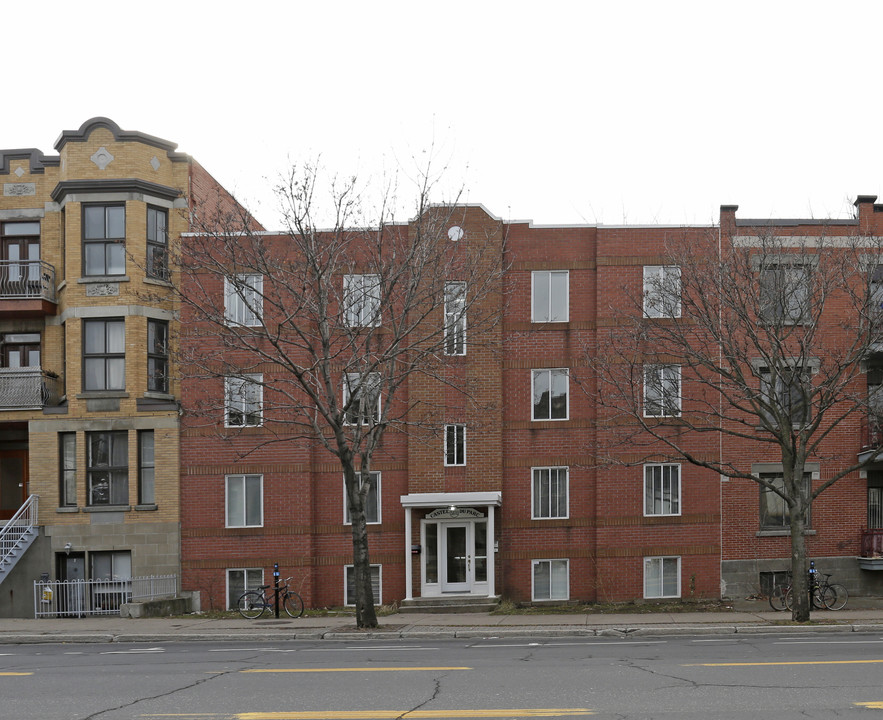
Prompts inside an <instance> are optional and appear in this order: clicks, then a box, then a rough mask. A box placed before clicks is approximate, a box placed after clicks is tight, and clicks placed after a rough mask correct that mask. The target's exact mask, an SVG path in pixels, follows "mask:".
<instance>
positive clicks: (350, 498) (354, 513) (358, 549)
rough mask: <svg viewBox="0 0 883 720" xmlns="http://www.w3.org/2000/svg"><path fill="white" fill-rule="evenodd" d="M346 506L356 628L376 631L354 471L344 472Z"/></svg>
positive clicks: (364, 527) (362, 508)
mask: <svg viewBox="0 0 883 720" xmlns="http://www.w3.org/2000/svg"><path fill="white" fill-rule="evenodd" d="M344 475H345V477H346V491H347V502H348V504H349V511H350V522H351V523H352V535H353V589H354V593H355V600H356V627H360V628H374V627H377V613H376V612H375V611H374V589H373V588H372V586H371V559H370V556H369V554H368V525H367V522H366V518H365V504H364V501H363V496H362V494H361V493H360V492H359V480H358V477H359V476H358V475H357V474H356V473H355V471H353V470H351V469H349V470H347V471H345V472H344Z"/></svg>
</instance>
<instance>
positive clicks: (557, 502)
mask: <svg viewBox="0 0 883 720" xmlns="http://www.w3.org/2000/svg"><path fill="white" fill-rule="evenodd" d="M532 472H533V486H532V489H531V492H532V495H533V513H532V517H533V519H534V520H538V519H544V518H566V517H567V475H568V469H567V468H566V467H537V468H533V470H532Z"/></svg>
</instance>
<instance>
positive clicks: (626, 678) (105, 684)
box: [0, 632, 883, 720]
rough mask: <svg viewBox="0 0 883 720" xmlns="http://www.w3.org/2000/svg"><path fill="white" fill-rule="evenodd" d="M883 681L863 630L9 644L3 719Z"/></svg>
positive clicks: (729, 711) (394, 714) (230, 719)
mask: <svg viewBox="0 0 883 720" xmlns="http://www.w3.org/2000/svg"><path fill="white" fill-rule="evenodd" d="M881 680H883V635H880V634H862V633H843V634H839V633H825V634H813V633H811V632H808V633H806V634H805V635H803V634H795V633H793V632H790V633H788V634H787V635H785V634H783V635H781V636H779V635H776V634H770V635H757V636H751V637H739V636H724V637H720V636H715V637H709V636H692V637H672V638H665V637H659V638H649V637H648V638H643V637H641V638H628V637H626V638H566V637H564V638H558V637H556V638H549V639H542V638H531V639H530V640H518V639H511V640H510V639H505V638H497V639H493V638H485V639H473V640H465V639H461V640H454V639H444V640H426V641H413V640H400V641H396V642H379V641H366V642H351V641H348V642H341V643H338V642H330V641H327V640H326V641H317V642H308V641H297V642H279V643H262V644H260V645H258V644H246V643H214V642H199V643H164V644H162V645H151V644H124V643H100V644H82V645H0V719H2V720H23V719H25V718H37V719H39V720H86V719H87V718H88V719H90V720H91V719H93V718H94V719H99V718H100V719H101V720H122V719H126V720H132V719H135V718H137V719H139V720H308V719H310V720H343V719H348V720H360V719H362V718H366V719H373V720H377V719H381V718H382V719H387V718H388V719H393V718H404V719H411V720H417V719H418V718H450V719H451V720H457V719H458V718H513V719H518V718H528V717H530V718H537V717H542V718H554V717H594V718H607V719H613V718H617V719H619V720H621V719H623V718H625V719H634V720H638V719H644V718H659V719H660V720H669V719H671V720H674V719H678V720H699V719H700V718H701V719H702V720H708V719H711V718H721V719H730V718H740V719H742V718H751V719H754V718H760V717H775V718H776V720H781V719H785V720H790V719H791V718H804V719H805V718H832V717H853V716H854V717H859V716H860V715H861V716H862V717H873V714H878V715H879V716H880V717H883V682H881ZM874 704H876V706H875V705H874ZM869 713H871V714H870V715H869Z"/></svg>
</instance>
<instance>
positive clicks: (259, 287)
mask: <svg viewBox="0 0 883 720" xmlns="http://www.w3.org/2000/svg"><path fill="white" fill-rule="evenodd" d="M263 316H264V276H263V275H235V276H234V277H228V278H224V318H225V320H226V323H227V325H242V326H245V327H257V326H259V325H260V324H261V322H262V319H263Z"/></svg>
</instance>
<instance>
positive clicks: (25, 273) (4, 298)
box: [0, 260, 58, 318]
mask: <svg viewBox="0 0 883 720" xmlns="http://www.w3.org/2000/svg"><path fill="white" fill-rule="evenodd" d="M57 304H58V298H57V295H56V292H55V268H54V267H53V266H52V265H50V264H49V263H45V262H43V261H42V260H0V318H2V317H17V318H22V317H43V316H45V315H55V313H56V311H57Z"/></svg>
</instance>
